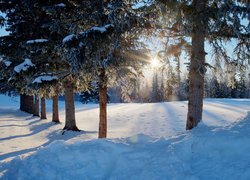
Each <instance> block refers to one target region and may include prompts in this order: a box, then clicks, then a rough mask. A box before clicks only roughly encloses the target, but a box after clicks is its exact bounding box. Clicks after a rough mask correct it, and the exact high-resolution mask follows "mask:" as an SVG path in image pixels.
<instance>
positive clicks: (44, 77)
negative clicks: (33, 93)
mask: <svg viewBox="0 0 250 180" xmlns="http://www.w3.org/2000/svg"><path fill="white" fill-rule="evenodd" d="M57 79H58V77H57V76H51V75H42V76H38V77H37V78H36V79H34V81H33V82H32V83H42V82H43V81H53V80H57Z"/></svg>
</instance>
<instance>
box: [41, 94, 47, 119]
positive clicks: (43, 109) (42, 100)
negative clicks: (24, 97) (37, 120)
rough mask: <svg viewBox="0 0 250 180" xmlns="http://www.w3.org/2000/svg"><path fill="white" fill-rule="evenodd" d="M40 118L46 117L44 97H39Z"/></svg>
mask: <svg viewBox="0 0 250 180" xmlns="http://www.w3.org/2000/svg"><path fill="white" fill-rule="evenodd" d="M41 119H47V117H46V102H45V97H42V98H41Z"/></svg>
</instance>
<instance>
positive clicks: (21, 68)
mask: <svg viewBox="0 0 250 180" xmlns="http://www.w3.org/2000/svg"><path fill="white" fill-rule="evenodd" d="M32 66H34V64H33V63H32V62H31V60H30V59H28V58H26V59H25V60H24V62H23V63H21V64H19V65H17V66H16V67H15V68H14V71H15V72H17V73H20V72H21V71H27V70H28V68H29V67H32Z"/></svg>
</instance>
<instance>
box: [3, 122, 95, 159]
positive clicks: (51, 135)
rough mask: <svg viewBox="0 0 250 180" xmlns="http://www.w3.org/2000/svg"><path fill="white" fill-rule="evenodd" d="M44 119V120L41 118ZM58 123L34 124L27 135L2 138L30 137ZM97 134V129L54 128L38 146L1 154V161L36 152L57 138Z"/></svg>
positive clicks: (64, 139)
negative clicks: (73, 129)
mask: <svg viewBox="0 0 250 180" xmlns="http://www.w3.org/2000/svg"><path fill="white" fill-rule="evenodd" d="M40 121H42V120H40ZM56 125H60V124H55V123H54V122H49V123H44V124H41V125H36V126H32V127H31V128H30V130H31V131H32V132H31V133H28V134H25V135H17V136H11V137H6V138H1V139H0V141H1V140H11V139H14V138H22V137H28V136H33V135H35V134H38V133H40V132H42V131H44V130H47V129H49V128H50V127H52V126H56ZM93 133H94V134H96V133H97V131H82V130H81V131H80V132H75V131H67V132H65V131H63V130H61V129H57V130H53V131H51V132H50V133H49V134H48V135H47V136H46V138H47V139H48V141H47V142H45V143H43V144H41V145H39V146H36V147H32V148H28V149H23V150H19V151H14V152H9V153H6V154H3V155H1V156H0V161H2V160H4V159H7V158H11V157H15V156H19V155H23V154H26V153H30V152H34V151H37V150H38V149H40V148H42V147H45V146H47V145H49V144H50V143H52V142H54V141H56V140H63V141H67V140H69V139H72V138H76V137H78V136H82V135H87V134H93Z"/></svg>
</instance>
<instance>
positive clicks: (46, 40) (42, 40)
mask: <svg viewBox="0 0 250 180" xmlns="http://www.w3.org/2000/svg"><path fill="white" fill-rule="evenodd" d="M48 41H49V40H48V39H34V40H28V41H27V42H26V44H34V43H45V42H48Z"/></svg>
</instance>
